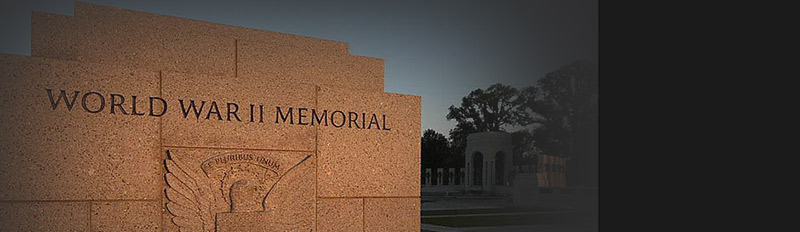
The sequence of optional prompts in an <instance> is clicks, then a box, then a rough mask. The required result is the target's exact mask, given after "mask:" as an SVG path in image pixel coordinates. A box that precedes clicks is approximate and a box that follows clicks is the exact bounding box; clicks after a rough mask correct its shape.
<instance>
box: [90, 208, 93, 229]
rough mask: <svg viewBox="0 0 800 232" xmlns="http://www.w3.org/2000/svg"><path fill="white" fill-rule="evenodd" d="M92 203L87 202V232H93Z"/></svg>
mask: <svg viewBox="0 0 800 232" xmlns="http://www.w3.org/2000/svg"><path fill="white" fill-rule="evenodd" d="M92 202H93V201H89V232H91V231H93V230H92Z"/></svg>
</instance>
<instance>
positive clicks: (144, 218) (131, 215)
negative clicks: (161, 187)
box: [91, 200, 163, 232]
mask: <svg viewBox="0 0 800 232" xmlns="http://www.w3.org/2000/svg"><path fill="white" fill-rule="evenodd" d="M160 203H161V202H160V200H158V201H96V202H92V210H91V212H92V231H95V232H101V231H109V232H117V231H120V232H122V231H131V232H133V231H161V228H160V226H161V217H160V216H161V214H160V213H159V212H160V211H161V207H163V206H162V205H161V204H160Z"/></svg>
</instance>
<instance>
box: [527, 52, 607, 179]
mask: <svg viewBox="0 0 800 232" xmlns="http://www.w3.org/2000/svg"><path fill="white" fill-rule="evenodd" d="M537 84H538V87H528V88H525V89H523V90H522V91H521V94H520V95H521V97H520V98H521V99H522V100H523V101H524V103H523V104H522V109H525V110H526V111H527V112H529V114H528V116H526V117H523V118H521V124H523V125H528V124H536V127H535V129H534V130H533V139H534V141H535V144H536V147H537V148H539V149H541V150H542V151H543V152H544V153H545V154H548V155H558V156H563V157H568V158H569V159H570V160H569V164H568V168H569V170H570V171H568V172H567V175H568V176H567V181H569V182H571V184H589V185H594V184H596V183H597V182H596V181H597V176H596V175H597V156H598V122H597V119H598V91H599V89H598V74H597V65H596V64H593V63H590V62H586V61H575V62H573V63H571V64H569V65H566V66H564V67H561V68H559V69H558V70H556V71H554V72H551V73H548V74H547V75H545V77H544V78H542V79H539V81H538V83H537Z"/></svg>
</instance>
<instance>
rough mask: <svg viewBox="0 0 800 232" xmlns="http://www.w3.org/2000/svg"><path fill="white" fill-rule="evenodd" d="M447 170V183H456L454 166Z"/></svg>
mask: <svg viewBox="0 0 800 232" xmlns="http://www.w3.org/2000/svg"><path fill="white" fill-rule="evenodd" d="M447 172H448V173H450V175H447V176H448V177H449V178H448V183H449V184H450V185H456V178H457V177H456V169H455V168H448V170H447Z"/></svg>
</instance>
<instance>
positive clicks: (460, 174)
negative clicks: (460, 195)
mask: <svg viewBox="0 0 800 232" xmlns="http://www.w3.org/2000/svg"><path fill="white" fill-rule="evenodd" d="M466 177H467V173H466V168H461V170H460V171H459V172H458V178H459V179H458V181H460V183H461V185H464V186H466V185H467V184H466V183H467V182H465V181H466Z"/></svg>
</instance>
